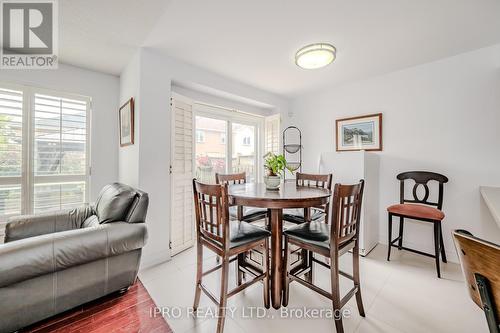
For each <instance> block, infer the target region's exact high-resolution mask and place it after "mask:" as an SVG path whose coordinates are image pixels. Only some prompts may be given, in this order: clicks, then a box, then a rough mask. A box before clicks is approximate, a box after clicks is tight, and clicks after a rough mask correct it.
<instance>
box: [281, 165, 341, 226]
mask: <svg viewBox="0 0 500 333" xmlns="http://www.w3.org/2000/svg"><path fill="white" fill-rule="evenodd" d="M295 184H296V185H297V186H305V187H316V188H324V189H327V190H331V189H332V174H327V175H315V174H308V173H300V172H297V173H296V175H295ZM328 208H329V204H326V205H324V206H318V207H314V208H312V209H310V208H304V209H302V210H301V209H296V210H286V211H284V212H283V221H287V222H291V223H295V224H300V223H304V222H311V221H317V220H321V219H324V220H325V221H326V222H327V223H328V210H329V209H328Z"/></svg>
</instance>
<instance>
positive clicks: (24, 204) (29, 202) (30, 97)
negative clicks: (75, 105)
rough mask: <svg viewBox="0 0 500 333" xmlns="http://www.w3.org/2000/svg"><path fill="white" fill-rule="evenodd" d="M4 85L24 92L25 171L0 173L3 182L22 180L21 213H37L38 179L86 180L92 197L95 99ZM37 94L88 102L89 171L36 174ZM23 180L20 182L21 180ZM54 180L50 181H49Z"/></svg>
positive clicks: (2, 219) (87, 192) (2, 217)
mask: <svg viewBox="0 0 500 333" xmlns="http://www.w3.org/2000/svg"><path fill="white" fill-rule="evenodd" d="M0 87H1V88H5V89H12V90H18V91H22V92H23V111H22V119H23V124H22V140H23V142H22V166H21V169H22V172H21V176H20V177H0V185H7V184H21V214H23V215H24V214H33V213H34V189H35V184H40V182H38V183H37V181H36V180H42V179H43V180H44V181H46V180H49V181H50V180H52V181H53V182H56V183H58V182H72V181H75V182H76V181H77V182H82V181H84V182H85V203H88V202H89V201H90V186H91V165H92V164H91V159H90V156H91V128H90V124H91V118H92V99H91V98H90V97H88V96H83V95H78V94H72V93H67V92H61V91H56V90H51V89H46V88H40V87H36V86H29V85H21V84H12V83H5V82H0ZM35 94H43V95H49V96H54V97H59V98H68V99H78V100H84V101H86V102H87V117H86V138H87V141H86V146H85V148H86V152H85V162H86V165H85V175H61V176H54V175H51V176H35V175H34V168H33V162H34V161H33V157H34V156H33V151H34V140H33V132H34V130H35V127H34V126H33V121H32V120H33V116H34V103H35V101H34V100H35V98H34V97H35ZM19 178H21V179H20V181H19V182H18V180H19ZM47 183H50V182H47ZM10 216H12V215H0V223H2V224H4V223H5V221H6V220H7V219H8V218H9V217H10Z"/></svg>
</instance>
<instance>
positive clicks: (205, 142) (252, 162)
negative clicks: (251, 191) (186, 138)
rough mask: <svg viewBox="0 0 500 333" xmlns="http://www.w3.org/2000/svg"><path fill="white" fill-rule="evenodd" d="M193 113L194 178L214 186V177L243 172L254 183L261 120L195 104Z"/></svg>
mask: <svg viewBox="0 0 500 333" xmlns="http://www.w3.org/2000/svg"><path fill="white" fill-rule="evenodd" d="M194 110H195V133H196V135H195V136H196V144H195V177H196V178H197V179H199V180H200V181H201V182H203V183H207V184H215V174H216V173H240V172H245V173H246V175H247V181H248V182H255V181H256V180H257V179H258V178H257V177H258V175H259V174H260V171H259V168H258V167H257V166H258V154H257V151H258V150H259V141H260V140H258V135H259V133H260V131H259V129H260V123H261V122H262V121H261V119H260V118H257V117H253V116H247V117H245V115H240V114H236V115H235V114H234V113H235V112H234V111H233V112H229V111H227V110H224V109H221V108H217V107H213V106H207V105H196V103H195V107H194ZM262 120H263V119H262ZM262 127H263V126H262Z"/></svg>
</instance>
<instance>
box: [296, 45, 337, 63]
mask: <svg viewBox="0 0 500 333" xmlns="http://www.w3.org/2000/svg"><path fill="white" fill-rule="evenodd" d="M336 53H337V50H336V49H335V47H334V46H333V45H331V44H327V43H316V44H311V45H307V46H304V47H303V48H301V49H300V50H298V51H297V53H296V54H295V63H296V64H297V66H299V67H300V68H304V69H316V68H321V67H325V66H327V65H329V64H331V63H332V62H333V61H334V60H335V56H336Z"/></svg>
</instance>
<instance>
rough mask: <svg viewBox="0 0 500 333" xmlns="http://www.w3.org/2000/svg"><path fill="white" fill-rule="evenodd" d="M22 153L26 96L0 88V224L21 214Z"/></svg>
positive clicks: (0, 233)
mask: <svg viewBox="0 0 500 333" xmlns="http://www.w3.org/2000/svg"><path fill="white" fill-rule="evenodd" d="M23 153H24V149H23V92H22V91H19V90H11V89H3V88H0V216H4V219H3V221H0V223H1V222H5V219H6V218H7V216H12V215H17V214H21V213H22V209H23V201H22V200H23V196H22V173H23ZM0 229H1V232H0V236H2V239H3V228H0Z"/></svg>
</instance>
